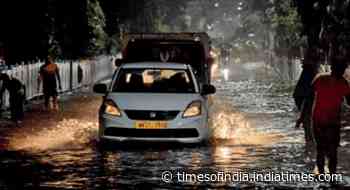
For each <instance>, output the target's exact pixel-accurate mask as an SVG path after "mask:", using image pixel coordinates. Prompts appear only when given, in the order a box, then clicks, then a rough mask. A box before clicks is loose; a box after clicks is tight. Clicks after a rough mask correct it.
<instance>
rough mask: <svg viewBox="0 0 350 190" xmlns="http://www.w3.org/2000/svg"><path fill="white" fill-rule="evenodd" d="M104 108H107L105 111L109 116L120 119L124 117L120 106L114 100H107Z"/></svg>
mask: <svg viewBox="0 0 350 190" xmlns="http://www.w3.org/2000/svg"><path fill="white" fill-rule="evenodd" d="M104 106H105V110H104V113H105V114H109V115H113V116H117V117H120V116H121V115H122V113H121V112H120V110H119V108H118V106H117V105H116V104H115V103H114V102H113V101H112V100H106V101H105V103H104Z"/></svg>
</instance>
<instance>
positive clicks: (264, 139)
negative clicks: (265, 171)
mask: <svg viewBox="0 0 350 190" xmlns="http://www.w3.org/2000/svg"><path fill="white" fill-rule="evenodd" d="M214 102H215V103H214V105H213V114H212V118H211V119H212V126H211V130H212V141H213V142H214V144H218V142H220V141H222V140H224V141H228V142H230V143H233V144H236V145H244V144H246V145H269V144H272V143H276V142H277V141H278V140H279V139H280V138H281V137H282V135H280V134H277V133H264V132H262V131H258V130H257V128H256V127H255V126H254V125H253V124H252V123H251V122H250V120H249V119H247V118H246V116H245V115H244V113H242V112H239V111H236V110H235V109H234V106H233V105H232V104H230V103H228V102H227V101H221V100H218V99H215V98H214Z"/></svg>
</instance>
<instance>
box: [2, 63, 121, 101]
mask: <svg viewBox="0 0 350 190" xmlns="http://www.w3.org/2000/svg"><path fill="white" fill-rule="evenodd" d="M56 63H57V65H58V67H59V70H60V76H61V84H62V91H61V92H68V91H72V90H75V89H77V88H80V87H82V86H88V85H92V84H94V83H95V82H97V81H99V80H102V79H104V78H106V77H109V76H111V75H112V74H113V72H114V69H115V67H114V64H113V62H112V59H111V57H109V56H99V57H96V58H94V59H91V60H85V61H56ZM43 64H44V63H43V62H40V61H39V62H37V63H33V64H21V65H18V66H16V67H14V68H12V69H10V70H5V71H3V73H7V74H8V75H10V76H12V77H15V78H17V79H19V80H20V81H21V82H22V83H23V84H24V85H25V89H26V90H25V91H26V94H25V95H26V99H27V100H30V99H32V98H34V97H37V96H41V95H42V90H41V87H40V88H39V89H40V90H39V91H38V74H39V69H40V67H41V66H42V65H43ZM79 70H80V71H79ZM79 79H80V81H79ZM0 87H1V84H0ZM0 98H2V99H3V100H4V105H3V106H5V107H8V106H9V101H8V100H9V98H8V93H7V92H6V93H5V94H4V96H3V97H0Z"/></svg>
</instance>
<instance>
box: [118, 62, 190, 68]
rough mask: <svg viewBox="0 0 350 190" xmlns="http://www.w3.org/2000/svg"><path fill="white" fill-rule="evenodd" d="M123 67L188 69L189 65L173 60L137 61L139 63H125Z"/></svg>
mask: <svg viewBox="0 0 350 190" xmlns="http://www.w3.org/2000/svg"><path fill="white" fill-rule="evenodd" d="M121 68H126V69H137V68H162V69H187V68H188V65H187V64H184V63H171V62H137V63H124V64H122V65H121Z"/></svg>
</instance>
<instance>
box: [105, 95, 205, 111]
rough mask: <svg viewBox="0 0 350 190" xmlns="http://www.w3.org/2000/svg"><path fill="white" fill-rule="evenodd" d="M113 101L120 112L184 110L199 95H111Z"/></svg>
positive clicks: (197, 98)
mask: <svg viewBox="0 0 350 190" xmlns="http://www.w3.org/2000/svg"><path fill="white" fill-rule="evenodd" d="M107 99H111V100H113V101H114V102H115V103H116V104H117V106H118V107H119V108H120V109H121V110H167V111H170V110H180V111H182V110H185V109H186V107H187V106H188V105H189V104H190V103H191V102H192V101H194V100H199V99H200V95H199V94H154V93H147V94H146V93H112V94H109V95H108V97H107Z"/></svg>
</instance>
